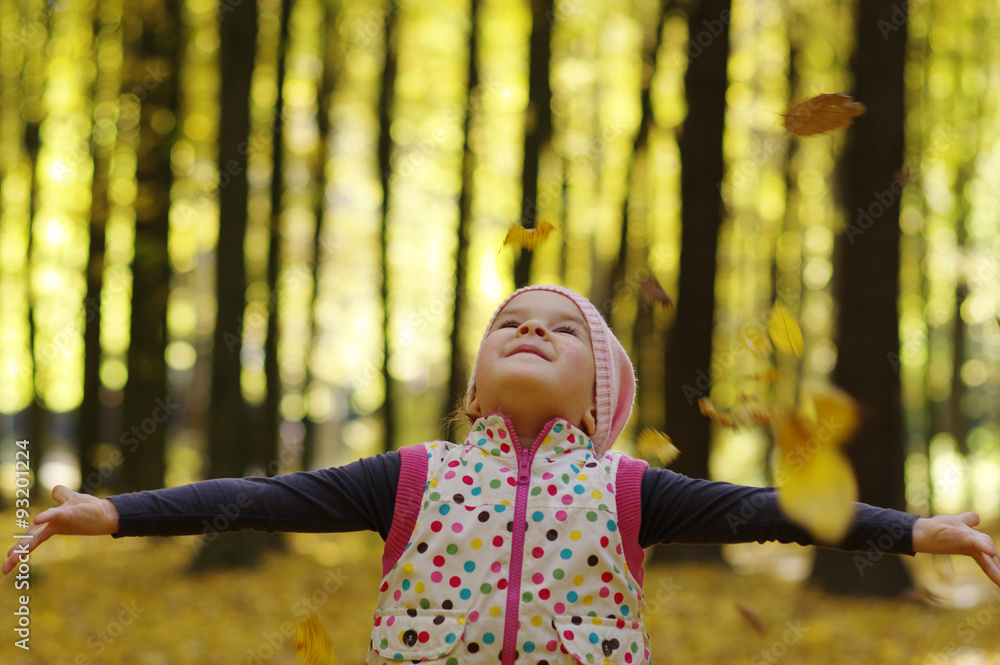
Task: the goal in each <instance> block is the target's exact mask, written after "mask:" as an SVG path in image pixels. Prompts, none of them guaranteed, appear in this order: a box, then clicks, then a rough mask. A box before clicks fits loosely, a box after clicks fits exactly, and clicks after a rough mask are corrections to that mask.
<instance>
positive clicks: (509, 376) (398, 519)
mask: <svg viewBox="0 0 1000 665" xmlns="http://www.w3.org/2000/svg"><path fill="white" fill-rule="evenodd" d="M634 393H635V379H634V374H633V370H632V365H631V363H630V362H629V358H628V355H627V354H626V352H625V350H624V349H623V348H622V346H621V344H620V343H619V342H618V340H617V339H616V338H615V336H614V335H613V334H612V332H611V330H610V329H609V328H608V326H607V324H606V323H605V322H604V320H603V318H602V317H601V316H600V314H599V312H598V311H597V310H596V309H595V308H594V306H593V305H592V304H591V303H590V302H588V301H587V300H586V299H585V298H583V297H581V296H580V295H578V294H576V293H574V292H573V291H570V290H568V289H565V288H562V287H557V286H533V287H527V288H524V289H521V290H519V291H516V292H515V293H514V294H512V295H511V296H510V297H509V298H507V300H505V301H504V302H503V303H502V304H501V306H500V307H499V309H498V310H497V312H496V313H495V314H494V315H493V318H492V319H491V321H490V323H489V326H488V327H487V329H486V332H485V334H484V336H483V341H482V344H481V346H480V349H479V354H478V357H477V359H476V363H475V366H474V367H473V371H472V376H471V378H470V380H469V389H468V393H467V396H466V400H465V411H466V412H467V414H468V416H469V418H470V421H471V424H472V427H471V432H470V433H469V435H468V437H467V438H466V440H465V441H464V442H462V443H450V442H446V441H431V442H428V443H423V444H419V445H416V446H410V447H406V448H403V449H401V450H400V451H398V452H391V453H388V454H386V455H378V456H375V457H372V458H368V459H363V460H360V461H358V462H354V463H352V464H348V465H345V466H343V467H338V468H331V469H324V470H320V471H315V472H304V473H293V474H288V475H285V476H278V477H275V478H243V479H220V480H208V481H203V482H200V483H194V484H191V485H187V486H183V487H175V488H171V489H163V490H156V491H151V492H139V493H135V494H124V495H120V496H114V497H111V498H110V499H103V500H102V499H97V498H95V497H92V496H88V495H84V494H78V493H76V492H71V491H70V490H68V489H66V488H64V487H56V488H55V490H53V493H52V494H53V497H54V498H55V499H56V500H57V501H58V502H59V503H60V504H61V505H60V506H58V507H55V508H50V509H49V510H46V511H44V512H42V513H41V514H39V515H38V516H37V517H36V518H35V526H34V527H33V528H32V532H33V534H34V537H33V538H31V539H25V540H24V541H22V542H27V543H28V547H27V551H30V550H32V549H34V548H35V547H37V546H38V545H40V544H41V543H43V542H44V541H45V540H47V539H48V538H50V537H51V536H52V535H54V534H57V533H66V534H81V535H82V534H112V535H114V536H116V537H120V536H140V535H183V534H198V533H202V532H203V531H204V530H205V527H206V525H208V524H209V522H210V521H212V520H214V521H213V522H212V524H213V525H215V526H217V525H218V522H219V520H216V519H215V518H216V517H217V516H219V515H225V517H226V520H227V524H228V530H239V529H245V528H254V529H261V530H268V531H274V530H285V531H299V532H320V531H353V530H362V529H371V530H375V531H378V532H379V534H380V535H381V536H382V537H383V539H384V540H385V549H384V553H383V557H382V572H383V578H382V584H381V587H380V596H379V600H378V605H377V608H376V610H375V615H374V620H373V628H372V633H371V643H370V646H369V651H368V657H367V662H368V663H391V662H399V661H403V660H405V661H414V662H417V661H425V662H433V663H448V664H457V663H496V662H500V663H504V664H511V663H514V662H515V659H519V660H520V663H528V662H530V663H539V664H552V665H554V664H556V663H565V664H570V663H576V662H583V663H591V662H611V663H646V662H648V660H649V657H650V654H649V637H648V635H647V634H646V631H645V629H644V627H643V619H642V608H643V593H642V580H643V567H642V564H643V548H645V547H647V546H650V545H653V544H657V543H671V542H684V543H734V542H747V541H761V542H763V541H765V540H777V541H780V542H797V543H801V544H809V543H811V539H810V537H809V535H808V534H807V533H806V532H805V531H803V530H802V529H800V528H798V527H796V526H795V525H793V524H791V523H790V522H789V521H788V520H787V519H785V518H784V517H783V516H782V514H781V512H780V510H779V509H778V506H777V501H776V498H775V493H774V490H773V489H769V488H752V487H741V486H736V485H731V484H727V483H717V482H709V481H704V480H693V479H690V478H686V477H684V476H680V475H678V474H676V473H673V472H671V471H669V470H665V469H651V468H648V466H647V465H646V463H645V462H642V461H639V460H635V459H632V458H629V457H628V456H626V455H624V454H622V453H618V452H614V451H611V450H610V448H611V445H612V444H613V443H614V441H615V439H616V438H617V437H618V435H619V434H620V433H621V431H622V429H623V428H624V427H625V424H626V422H627V421H628V418H629V415H630V413H631V410H632V403H633V397H634ZM747 505H752V506H755V507H756V512H754V514H753V515H752V516H747V514H746V511H745V510H741V509H742V508H744V507H745V506H747ZM736 515H738V516H739V519H728V518H732V517H733V516H736ZM977 523H978V517H977V516H976V515H975V514H974V513H965V514H963V515H958V516H954V515H943V516H937V517H933V518H918V517H917V516H915V515H909V514H906V513H901V512H897V511H893V510H886V509H880V508H875V507H871V506H867V505H864V504H858V506H857V512H856V516H855V520H854V522H853V525H852V528H851V529H850V531H849V533H848V534H847V536H846V537H845V539H844V541H843V542H842V543H841V544H840V545H839V547H840V548H842V549H846V550H863V549H864V548H865V546H866V544H867V543H868V542H869V541H870V540H872V539H876V541H877V542H882V541H881V540H877V539H878V537H879V536H880V535H883V534H885V533H888V534H890V535H891V536H892V542H893V543H895V547H894V552H895V553H900V554H913V553H914V552H932V553H940V554H964V555H968V556H971V557H973V558H974V559H975V560H976V562H977V563H978V564H979V566H980V567H981V568H982V569H983V571H984V572H985V573H986V574H987V575H988V576H989V578H990V579H991V580H992V581H993V582H995V583H997V584H998V585H1000V558H998V554H997V549H996V546H995V545H994V543H993V541H992V540H991V539H990V538H989V537H988V536H987V535H985V534H983V533H981V532H979V531H976V530H974V529H972V528H971V527H973V526H975V525H976V524H977ZM900 534H902V535H900ZM23 554H25V552H23V551H15V548H12V550H11V551H10V552H9V553H8V559H7V561H6V562H5V563H4V566H3V572H4V573H5V574H6V573H8V572H9V571H10V570H11V569H12V568H13V567H15V565H16V564H17V562H18V561H19V559H20V557H21V556H22V555H23Z"/></svg>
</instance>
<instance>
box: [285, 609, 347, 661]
mask: <svg viewBox="0 0 1000 665" xmlns="http://www.w3.org/2000/svg"><path fill="white" fill-rule="evenodd" d="M295 655H296V656H298V658H299V660H301V661H302V662H303V663H306V665H337V658H336V656H334V654H333V643H332V642H330V638H329V636H328V635H327V634H326V631H325V630H323V626H321V625H320V623H319V619H318V618H317V617H316V613H315V612H310V613H309V616H307V617H306V618H305V619H303V620H302V621H300V622H299V623H298V625H297V626H295Z"/></svg>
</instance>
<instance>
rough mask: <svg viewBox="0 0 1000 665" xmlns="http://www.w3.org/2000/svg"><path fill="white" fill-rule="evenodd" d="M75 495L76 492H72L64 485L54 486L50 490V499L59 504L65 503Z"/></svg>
mask: <svg viewBox="0 0 1000 665" xmlns="http://www.w3.org/2000/svg"><path fill="white" fill-rule="evenodd" d="M76 494H77V492H74V491H73V490H71V489H69V488H68V487H66V486H64V485H56V486H55V487H53V488H52V498H53V499H55V500H56V501H58V502H59V503H66V502H67V501H69V500H70V499H72V498H73V496H74V495H76Z"/></svg>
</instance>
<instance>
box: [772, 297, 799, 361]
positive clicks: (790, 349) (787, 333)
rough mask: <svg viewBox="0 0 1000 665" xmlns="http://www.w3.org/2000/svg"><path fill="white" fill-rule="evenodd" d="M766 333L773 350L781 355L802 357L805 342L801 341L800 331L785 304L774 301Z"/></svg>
mask: <svg viewBox="0 0 1000 665" xmlns="http://www.w3.org/2000/svg"><path fill="white" fill-rule="evenodd" d="M767 333H768V334H769V335H770V336H771V342H773V343H774V348H776V349H778V350H779V351H781V352H782V353H788V354H791V355H793V356H795V357H796V358H801V357H802V351H803V349H804V348H805V342H804V341H803V339H802V329H801V328H799V324H798V323H797V322H796V321H795V319H794V318H793V317H792V315H791V313H790V312H789V311H788V308H787V307H785V303H783V302H781V301H780V300H775V301H774V307H772V308H771V313H770V315H769V316H768V321H767Z"/></svg>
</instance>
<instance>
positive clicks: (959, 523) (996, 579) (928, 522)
mask: <svg viewBox="0 0 1000 665" xmlns="http://www.w3.org/2000/svg"><path fill="white" fill-rule="evenodd" d="M977 524H979V515H977V514H976V513H962V514H961V515H936V516H934V517H921V518H920V519H918V520H917V521H916V522H914V523H913V551H914V552H926V553H928V554H964V555H965V556H971V557H972V558H973V559H975V561H976V563H977V564H979V567H980V568H982V569H983V572H984V573H986V576H987V577H989V578H990V579H991V580H993V583H994V584H996V585H997V586H1000V554H998V553H997V546H996V544H995V543H994V542H993V539H992V538H990V537H989V536H988V535H986V534H985V533H983V532H982V531H976V530H975V529H973V528H972V527H974V526H976V525H977Z"/></svg>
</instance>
